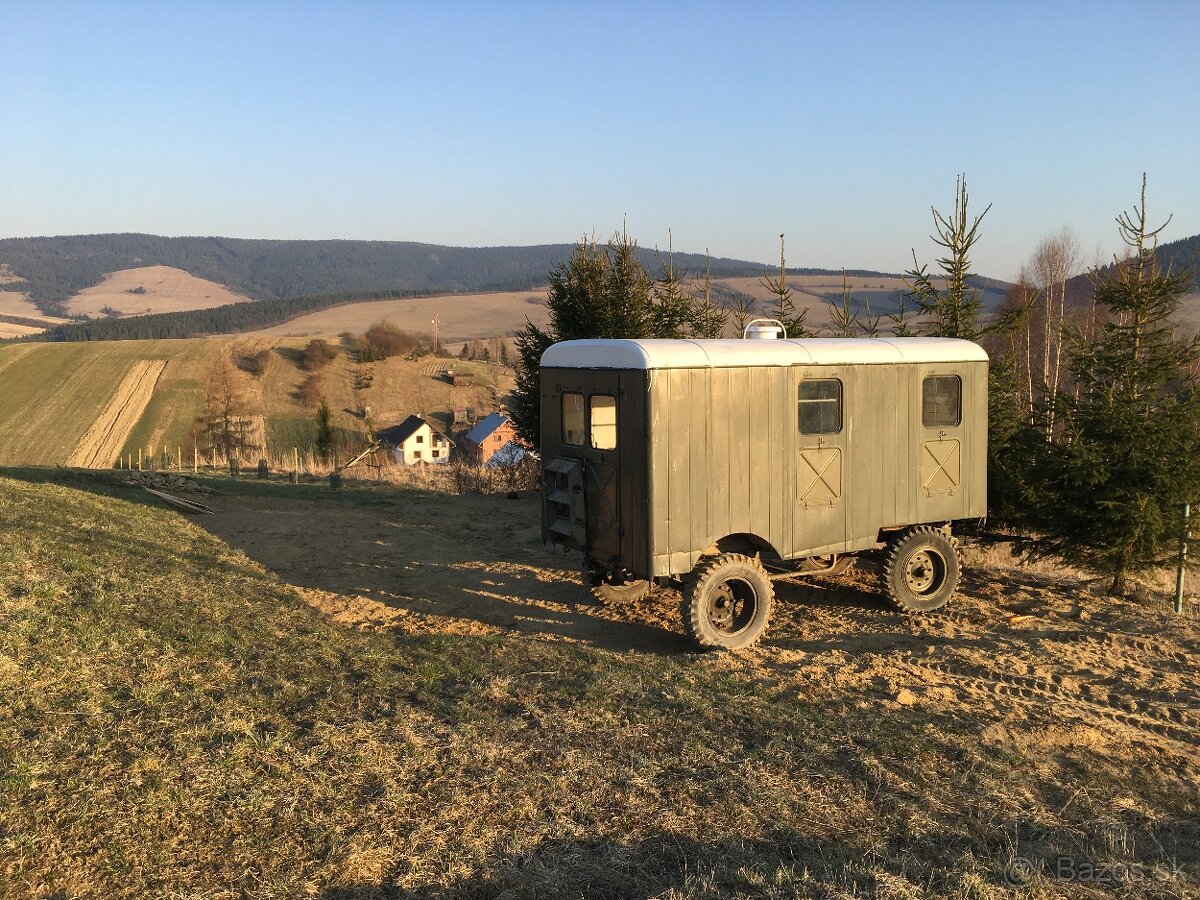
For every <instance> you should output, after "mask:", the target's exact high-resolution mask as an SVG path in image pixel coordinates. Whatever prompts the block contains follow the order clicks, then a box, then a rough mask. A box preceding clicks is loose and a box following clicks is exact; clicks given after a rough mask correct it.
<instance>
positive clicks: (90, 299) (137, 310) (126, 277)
mask: <svg viewBox="0 0 1200 900" xmlns="http://www.w3.org/2000/svg"><path fill="white" fill-rule="evenodd" d="M138 288H144V289H145V293H138V294H134V293H131V291H134V290H137V289H138ZM249 302H250V298H249V297H245V296H243V295H241V294H235V293H234V292H233V291H231V290H229V289H228V288H227V287H225V286H224V285H220V284H217V283H216V282H215V281H207V280H205V279H203V278H197V277H196V276H195V275H189V274H188V273H187V272H185V271H183V270H182V269H175V268H172V267H171V266H142V267H139V268H136V269H122V270H121V271H119V272H112V273H110V274H108V275H105V276H104V280H103V281H102V282H100V283H99V284H97V285H93V286H92V287H90V288H86V289H84V290H82V291H80V292H79V293H78V294H76V295H75V296H73V297H71V298H69V299H68V300H67V311H68V312H69V313H70V314H71V315H85V316H93V317H98V316H103V315H105V313H104V311H103V310H104V309H105V307H108V308H109V309H112V310H115V311H116V312H118V313H120V314H121V315H123V316H140V315H144V314H146V313H151V312H155V313H165V312H182V311H184V310H188V309H209V308H211V307H214V306H225V305H227V304H229V303H249Z"/></svg>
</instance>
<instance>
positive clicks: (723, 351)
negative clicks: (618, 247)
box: [542, 337, 988, 369]
mask: <svg viewBox="0 0 1200 900" xmlns="http://www.w3.org/2000/svg"><path fill="white" fill-rule="evenodd" d="M987 358H988V356H987V353H985V352H984V350H983V348H982V347H980V346H979V345H978V344H974V343H972V342H971V341H963V340H959V339H958V338H931V337H907V338H902V337H886V338H799V339H795V340H791V339H789V340H678V341H673V340H658V339H654V340H586V341H561V342H560V343H557V344H553V345H551V346H550V347H549V348H548V349H547V350H546V352H545V353H543V354H542V366H543V367H544V368H559V369H716V368H730V367H733V366H795V365H818V366H821V365H825V366H832V365H856V364H868V365H869V364H884V363H905V362H908V363H921V362H924V363H939V362H971V361H986V360H987Z"/></svg>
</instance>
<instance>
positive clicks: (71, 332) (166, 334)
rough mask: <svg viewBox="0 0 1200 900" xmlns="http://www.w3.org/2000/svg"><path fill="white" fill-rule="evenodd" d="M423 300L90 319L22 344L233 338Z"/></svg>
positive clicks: (329, 300) (300, 301)
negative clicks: (324, 312)
mask: <svg viewBox="0 0 1200 900" xmlns="http://www.w3.org/2000/svg"><path fill="white" fill-rule="evenodd" d="M416 296H420V297H428V296H430V294H429V292H427V291H367V292H364V293H350V294H318V295H315V296H312V297H293V298H291V299H288V300H261V301H259V302H257V303H230V304H227V305H225V306H214V307H212V308H211V309H190V310H186V311H184V312H170V313H153V314H151V315H145V316H128V317H126V318H119V319H113V318H105V319H91V320H88V321H85V322H72V323H70V324H67V325H56V326H55V327H54V328H51V329H49V330H48V331H46V332H45V333H44V334H39V335H31V336H30V337H28V338H24V339H23V340H40V341H133V340H159V339H163V338H187V337H198V336H201V335H206V334H236V333H238V332H241V331H254V330H256V329H259V328H269V327H271V326H272V325H280V324H282V323H284V322H287V321H288V320H290V319H294V318H296V317H297V316H301V315H304V314H306V313H310V312H316V311H317V310H320V309H328V308H329V307H331V306H341V305H343V304H346V303H358V302H361V301H363V300H401V299H404V298H406V297H416Z"/></svg>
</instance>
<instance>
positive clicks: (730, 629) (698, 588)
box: [682, 553, 775, 650]
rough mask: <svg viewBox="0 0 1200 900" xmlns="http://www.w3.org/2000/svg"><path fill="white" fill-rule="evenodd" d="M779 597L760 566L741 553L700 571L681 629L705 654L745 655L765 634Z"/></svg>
mask: <svg viewBox="0 0 1200 900" xmlns="http://www.w3.org/2000/svg"><path fill="white" fill-rule="evenodd" d="M774 600H775V591H774V589H773V587H772V585H771V579H769V578H768V577H767V573H766V572H764V571H763V568H762V566H761V565H760V564H759V563H758V562H757V560H753V559H751V558H750V557H748V556H743V555H742V554H740V553H723V554H721V555H720V556H718V557H716V558H714V559H710V560H708V561H707V562H704V563H702V564H701V565H700V567H699V568H697V569H696V571H695V572H694V573H693V577H692V578H691V579H690V580H689V581H688V585H687V588H686V590H685V591H684V595H683V608H682V612H683V627H684V630H685V631H687V634H688V637H690V638H691V639H692V640H693V641H695V642H696V644H697V645H698V646H699V647H700V648H701V649H704V650H741V649H744V648H746V647H749V646H751V645H753V644H754V643H755V642H756V641H757V640H758V639H759V638H760V637H762V636H763V633H764V632H765V631H766V630H767V623H768V622H769V621H770V619H771V608H772V606H773V604H774Z"/></svg>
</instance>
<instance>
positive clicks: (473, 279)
mask: <svg viewBox="0 0 1200 900" xmlns="http://www.w3.org/2000/svg"><path fill="white" fill-rule="evenodd" d="M570 253H571V246H570V245H569V244H545V245H540V246H533V247H447V246H442V245H438V244H420V243H415V242H410V241H272V240H245V239H235V238H217V237H180V238H166V237H159V236H156V235H149V234H99V235H73V236H65V237H35V238H7V239H0V264H7V266H8V267H9V269H10V270H11V272H12V274H13V275H15V276H17V277H19V278H21V279H23V280H22V281H20V282H14V283H12V284H7V285H0V290H4V289H8V290H19V291H22V292H24V293H27V294H29V295H30V297H31V298H32V300H33V302H34V303H36V304H37V305H38V307H39V308H40V309H41V310H42V311H43V312H44V313H47V314H48V315H60V316H64V315H66V305H65V301H66V300H67V299H68V298H69V297H71V296H73V295H74V294H77V293H78V292H79V291H82V290H84V289H85V288H88V287H91V286H92V285H95V284H99V283H100V282H101V281H102V280H103V278H104V276H105V275H107V274H109V273H110V272H116V271H119V270H122V269H131V268H135V267H138V266H156V265H161V266H172V267H175V268H178V269H182V270H183V271H185V272H188V273H190V274H192V275H195V276H197V277H199V278H206V279H209V280H210V281H215V282H217V283H219V284H223V285H225V286H226V287H228V288H229V289H231V290H233V291H236V292H238V293H242V294H245V295H246V296H248V297H251V298H252V299H255V300H282V299H286V298H289V297H300V296H314V295H329V294H334V293H346V292H363V291H372V292H387V291H406V292H413V291H421V292H438V291H446V292H465V291H488V290H527V289H530V288H533V287H535V286H537V285H540V284H542V283H544V278H545V273H546V271H547V270H548V269H550V268H551V267H552V266H554V265H556V264H558V263H560V262H562V261H563V260H565V259H566V258H568V257H569V256H570ZM697 261H698V258H690V259H689V260H688V264H695V263H696V262H697ZM713 268H714V272H716V273H718V274H720V275H729V276H733V275H748V274H753V273H754V272H755V271H756V270H757V268H758V267H757V266H756V264H754V263H750V262H746V261H744V260H735V259H716V260H713Z"/></svg>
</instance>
